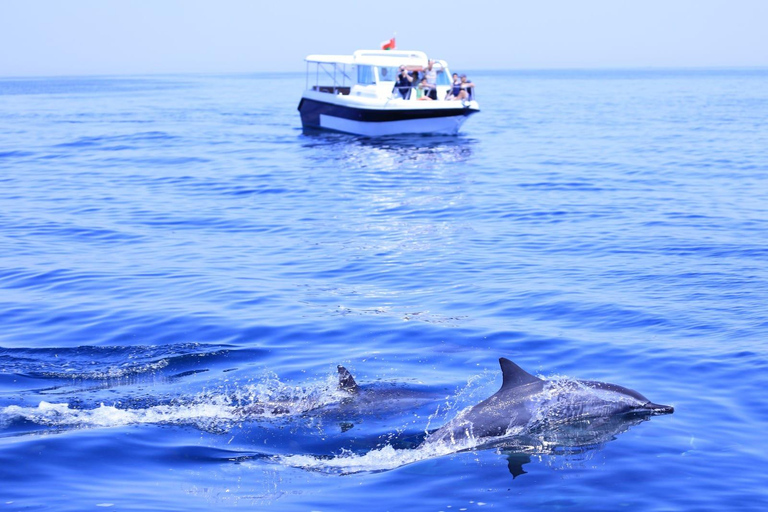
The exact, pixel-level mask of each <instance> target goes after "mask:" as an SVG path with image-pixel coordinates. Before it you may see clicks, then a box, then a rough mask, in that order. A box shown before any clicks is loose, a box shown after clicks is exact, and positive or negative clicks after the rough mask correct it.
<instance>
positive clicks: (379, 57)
mask: <svg viewBox="0 0 768 512" xmlns="http://www.w3.org/2000/svg"><path fill="white" fill-rule="evenodd" d="M304 60H306V61H307V62H315V63H319V64H362V65H366V66H383V67H393V66H414V67H426V66H427V54H426V53H424V52H419V51H407V50H357V51H356V52H355V53H354V54H352V55H308V56H307V57H306V58H305V59H304Z"/></svg>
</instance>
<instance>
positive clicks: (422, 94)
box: [416, 77, 434, 101]
mask: <svg viewBox="0 0 768 512" xmlns="http://www.w3.org/2000/svg"><path fill="white" fill-rule="evenodd" d="M430 91H434V89H433V88H431V87H430V86H429V83H428V82H427V77H424V78H422V79H421V82H420V83H419V86H418V87H417V88H416V99H417V100H419V101H432V98H431V97H430V96H429V92H430Z"/></svg>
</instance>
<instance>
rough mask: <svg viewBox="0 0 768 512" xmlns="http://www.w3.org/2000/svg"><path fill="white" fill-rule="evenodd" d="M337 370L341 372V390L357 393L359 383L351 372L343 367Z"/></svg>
mask: <svg viewBox="0 0 768 512" xmlns="http://www.w3.org/2000/svg"><path fill="white" fill-rule="evenodd" d="M336 368H337V369H338V370H339V389H341V390H342V391H346V392H348V393H357V382H355V379H354V378H353V377H352V374H351V373H349V370H347V369H346V368H344V367H343V366H341V365H339V366H337V367H336Z"/></svg>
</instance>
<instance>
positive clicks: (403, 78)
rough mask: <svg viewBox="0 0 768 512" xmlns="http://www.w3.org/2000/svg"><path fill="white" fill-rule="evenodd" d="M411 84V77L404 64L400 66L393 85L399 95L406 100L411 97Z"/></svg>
mask: <svg viewBox="0 0 768 512" xmlns="http://www.w3.org/2000/svg"><path fill="white" fill-rule="evenodd" d="M412 86H413V77H412V76H411V75H410V74H409V73H408V70H407V69H405V66H400V73H399V74H398V75H397V82H395V87H397V92H399V93H400V96H401V97H402V98H403V99H404V100H407V99H408V98H410V97H411V88H412Z"/></svg>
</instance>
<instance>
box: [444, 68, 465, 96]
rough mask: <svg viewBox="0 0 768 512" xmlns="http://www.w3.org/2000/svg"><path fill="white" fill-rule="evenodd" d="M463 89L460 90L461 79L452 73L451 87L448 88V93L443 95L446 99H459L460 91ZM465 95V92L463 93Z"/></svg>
mask: <svg viewBox="0 0 768 512" xmlns="http://www.w3.org/2000/svg"><path fill="white" fill-rule="evenodd" d="M463 92H464V91H462V90H461V80H459V74H458V73H454V74H453V81H452V83H451V88H450V89H448V93H447V94H446V95H445V99H446V100H460V99H463V98H461V96H462V93H463ZM465 95H466V93H465Z"/></svg>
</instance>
